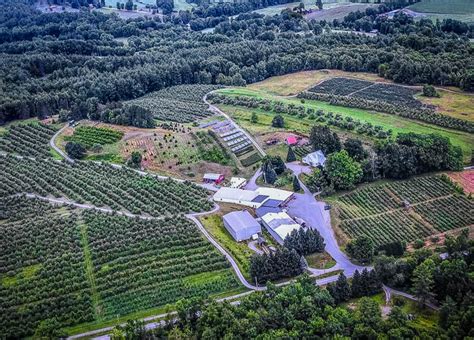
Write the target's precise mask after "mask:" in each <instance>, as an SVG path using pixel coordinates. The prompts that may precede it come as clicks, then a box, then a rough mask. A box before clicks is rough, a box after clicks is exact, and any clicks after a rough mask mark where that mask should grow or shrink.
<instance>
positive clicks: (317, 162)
mask: <svg viewBox="0 0 474 340" xmlns="http://www.w3.org/2000/svg"><path fill="white" fill-rule="evenodd" d="M302 161H303V163H305V164H308V165H310V166H313V167H317V166H324V163H325V162H326V157H325V156H324V153H323V152H322V151H321V150H318V151H315V152H312V153H309V154H307V155H306V156H304V157H303V159H302Z"/></svg>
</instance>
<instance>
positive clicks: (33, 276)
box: [0, 195, 94, 339]
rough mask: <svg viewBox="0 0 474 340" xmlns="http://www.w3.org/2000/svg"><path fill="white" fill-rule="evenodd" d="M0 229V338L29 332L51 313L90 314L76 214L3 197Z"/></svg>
mask: <svg viewBox="0 0 474 340" xmlns="http://www.w3.org/2000/svg"><path fill="white" fill-rule="evenodd" d="M2 197H4V196H3V195H2ZM0 234H1V235H2V237H1V238H0V282H1V285H0V295H1V296H2V298H1V299H0V324H1V325H2V327H0V338H2V339H3V338H19V337H25V336H28V335H31V334H32V333H33V332H34V330H35V328H36V327H37V325H38V323H39V322H40V321H41V320H45V319H49V318H53V317H54V318H56V319H57V320H58V322H59V323H60V324H61V325H64V326H67V325H71V324H74V323H82V322H88V321H92V320H93V319H94V311H93V305H92V296H91V289H90V285H89V283H88V281H87V277H86V271H85V267H84V254H83V252H82V248H81V234H80V232H79V227H78V224H77V217H76V216H75V215H71V214H69V213H67V212H64V211H62V209H54V208H52V206H50V205H48V204H47V203H44V202H41V201H36V200H27V199H24V198H19V197H17V198H13V199H12V198H2V199H0Z"/></svg>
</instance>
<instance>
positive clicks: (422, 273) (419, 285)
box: [412, 259, 435, 306]
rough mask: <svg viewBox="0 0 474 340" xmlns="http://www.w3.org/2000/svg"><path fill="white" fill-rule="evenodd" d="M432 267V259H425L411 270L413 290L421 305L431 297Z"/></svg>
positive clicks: (432, 284) (433, 266)
mask: <svg viewBox="0 0 474 340" xmlns="http://www.w3.org/2000/svg"><path fill="white" fill-rule="evenodd" d="M434 268H435V264H434V262H433V260H431V259H426V260H425V261H423V262H422V263H421V264H420V265H418V267H416V268H415V270H414V271H413V278H412V281H413V292H414V293H415V296H416V297H417V298H418V301H419V303H420V305H421V306H424V304H425V303H426V302H428V301H429V300H431V299H432V298H433V286H434V280H433V272H434Z"/></svg>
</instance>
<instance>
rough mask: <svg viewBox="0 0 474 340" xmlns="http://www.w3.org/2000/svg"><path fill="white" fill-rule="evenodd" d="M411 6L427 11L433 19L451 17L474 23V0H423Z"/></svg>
mask: <svg viewBox="0 0 474 340" xmlns="http://www.w3.org/2000/svg"><path fill="white" fill-rule="evenodd" d="M409 8H410V9H411V10H413V11H416V12H420V13H425V14H426V16H427V17H428V18H430V19H432V20H436V19H439V20H443V19H448V18H451V19H456V20H460V21H463V22H466V23H474V2H473V1H472V0H449V1H445V0H421V1H420V2H418V3H416V4H413V5H411V6H410V7H409Z"/></svg>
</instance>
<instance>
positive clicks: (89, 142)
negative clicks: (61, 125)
mask: <svg viewBox="0 0 474 340" xmlns="http://www.w3.org/2000/svg"><path fill="white" fill-rule="evenodd" d="M122 136H123V133H122V132H120V131H117V130H113V129H108V128H98V127H93V126H79V127H78V128H76V129H75V130H74V134H73V135H72V136H66V137H65V138H64V140H66V141H72V142H77V143H79V144H82V145H83V146H84V147H85V148H87V149H89V148H91V147H93V146H94V145H97V144H98V145H105V144H113V143H115V142H117V141H119V140H120V139H121V138H122Z"/></svg>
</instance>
